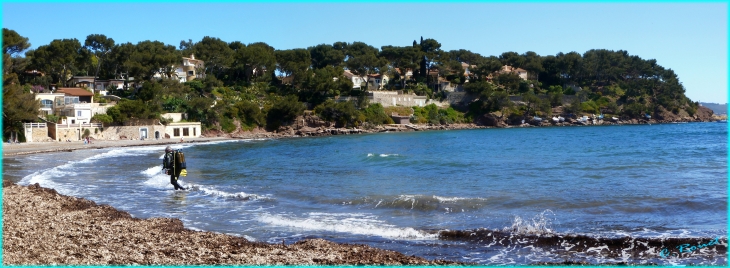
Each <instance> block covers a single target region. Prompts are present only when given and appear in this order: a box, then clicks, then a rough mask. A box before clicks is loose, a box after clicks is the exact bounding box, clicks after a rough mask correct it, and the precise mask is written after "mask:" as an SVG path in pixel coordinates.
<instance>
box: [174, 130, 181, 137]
mask: <svg viewBox="0 0 730 268" xmlns="http://www.w3.org/2000/svg"><path fill="white" fill-rule="evenodd" d="M172 136H173V137H179V136H180V129H179V128H173V129H172Z"/></svg>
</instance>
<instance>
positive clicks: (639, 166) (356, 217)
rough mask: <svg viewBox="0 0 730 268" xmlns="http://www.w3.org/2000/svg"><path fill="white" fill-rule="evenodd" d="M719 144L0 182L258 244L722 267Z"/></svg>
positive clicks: (234, 158)
mask: <svg viewBox="0 0 730 268" xmlns="http://www.w3.org/2000/svg"><path fill="white" fill-rule="evenodd" d="M727 134H728V133H727V125H726V124H718V123H688V124H661V125H635V126H601V127H549V128H512V129H480V130H459V131H428V132H407V133H380V134H364V135H350V136H332V137H316V138H288V139H278V140H237V141H231V142H218V143H207V144H188V145H183V146H177V147H176V148H181V149H183V151H184V152H185V153H186V159H187V163H188V167H189V168H188V176H187V177H183V178H182V181H181V184H182V185H183V186H185V187H188V186H190V187H191V190H189V191H178V192H176V191H174V190H173V188H172V186H171V185H170V184H169V177H168V176H166V175H163V174H162V173H161V162H162V155H163V148H164V147H162V146H150V147H128V148H117V149H100V150H83V151H76V152H64V153H48V154H38V155H28V156H20V157H14V158H5V159H4V161H3V176H4V177H5V178H9V179H11V180H13V181H16V182H18V183H19V184H22V185H27V184H32V183H39V184H40V185H41V186H44V187H50V188H54V189H56V190H57V191H59V192H60V193H62V194H68V195H73V196H77V197H83V198H87V199H90V200H93V201H95V202H97V203H99V204H109V205H111V206H114V207H116V208H119V209H122V210H125V211H128V212H130V213H131V214H132V215H133V216H135V217H140V218H150V217H174V218H179V219H181V220H182V221H183V222H184V223H185V225H186V227H189V228H193V229H197V230H205V231H214V232H220V233H226V234H232V235H237V236H243V237H246V238H248V239H250V240H256V241H265V242H271V243H281V242H282V240H284V241H285V242H286V243H291V242H294V241H297V240H301V239H305V238H324V239H328V240H332V241H336V242H346V243H362V244H368V245H372V246H375V247H379V248H385V249H392V250H396V251H399V252H402V253H405V254H407V255H417V256H421V257H425V258H428V259H434V258H439V259H448V260H456V261H465V262H475V263H478V264H533V263H538V262H562V261H565V260H573V261H587V262H590V263H612V262H613V263H616V262H630V263H644V264H646V263H659V264H690V263H692V264H727V255H726V249H727V215H728V213H727V180H728V173H727V171H728V169H727V156H728V153H727V137H728V136H727ZM446 231H449V232H450V233H451V234H454V235H452V236H445V235H444V234H445V233H446ZM550 237H560V238H561V239H562V240H560V241H557V242H555V241H553V242H550V243H545V241H544V239H545V238H550ZM717 237H720V240H719V241H720V242H719V244H718V245H712V246H707V247H704V248H703V249H699V250H695V251H694V252H692V253H691V254H682V255H679V256H670V257H666V258H665V257H663V256H662V255H660V252H661V250H662V249H663V248H668V249H669V250H672V251H677V249H676V248H675V246H674V244H662V243H663V242H662V241H666V240H667V239H677V238H679V239H688V240H687V241H690V242H688V243H694V244H700V243H705V244H707V243H708V242H709V241H711V240H712V239H714V238H717ZM541 239H543V240H541ZM601 239H603V240H601ZM612 239H613V240H612ZM604 240H605V241H614V242H615V241H624V244H623V245H619V246H616V245H615V243H613V242H605V241H604ZM595 241H599V242H595ZM600 241H604V242H600ZM626 241H628V242H626ZM645 242H646V243H645ZM611 243H613V244H611ZM609 244H610V246H607V245H609ZM694 244H693V245H694ZM622 247H623V248H622Z"/></svg>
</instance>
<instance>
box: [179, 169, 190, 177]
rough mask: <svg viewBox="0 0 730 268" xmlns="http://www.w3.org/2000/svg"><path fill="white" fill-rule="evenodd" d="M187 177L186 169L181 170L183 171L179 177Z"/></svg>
mask: <svg viewBox="0 0 730 268" xmlns="http://www.w3.org/2000/svg"><path fill="white" fill-rule="evenodd" d="M187 175H188V171H187V170H186V169H183V170H181V171H180V176H183V177H185V176H187Z"/></svg>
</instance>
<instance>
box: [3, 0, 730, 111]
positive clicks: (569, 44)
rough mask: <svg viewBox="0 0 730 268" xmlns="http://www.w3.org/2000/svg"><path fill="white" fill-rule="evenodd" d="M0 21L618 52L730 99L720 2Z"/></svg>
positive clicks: (47, 37)
mask: <svg viewBox="0 0 730 268" xmlns="http://www.w3.org/2000/svg"><path fill="white" fill-rule="evenodd" d="M2 24H3V26H2V27H4V28H8V29H12V30H15V31H17V32H18V33H19V34H20V35H22V36H25V37H28V38H29V39H30V42H31V44H32V48H35V47H38V46H40V45H45V44H48V43H50V42H51V41H52V40H53V39H62V38H76V39H78V40H79V41H80V42H82V43H83V41H84V40H85V39H86V36H88V35H89V34H104V35H106V36H107V37H111V38H113V39H114V40H115V41H116V42H117V43H123V42H131V43H137V42H139V41H144V40H156V41H161V42H164V43H166V44H170V45H174V46H176V47H177V46H178V45H179V44H180V41H181V40H188V39H192V40H193V41H194V42H197V41H200V40H201V39H202V38H203V37H204V36H212V37H218V38H220V39H222V40H224V41H226V42H231V41H241V42H243V43H252V42H266V43H267V44H269V45H271V46H273V47H274V48H276V49H291V48H306V47H309V46H314V45H317V44H321V43H327V44H332V43H334V42H337V41H345V42H354V41H362V42H365V43H367V44H369V45H372V46H375V47H377V48H380V47H381V46H383V45H395V46H406V45H410V44H412V42H413V40H416V39H420V37H421V36H423V37H424V38H433V39H436V40H437V41H439V42H440V43H441V45H442V47H441V48H442V49H443V50H452V49H467V50H470V51H472V52H476V53H479V54H481V55H484V56H489V55H500V54H501V53H503V52H508V51H514V52H518V53H520V54H521V53H525V52H527V51H534V52H536V53H537V54H539V55H543V56H545V55H555V54H557V53H558V52H563V53H567V52H571V51H576V52H578V53H581V54H582V53H584V52H586V51H588V50H590V49H609V50H626V51H628V53H629V54H631V55H638V56H639V57H641V58H643V59H656V60H657V63H658V64H659V65H662V66H664V67H665V68H670V69H673V70H674V71H675V72H676V73H677V75H678V76H679V79H680V81H681V82H682V83H683V84H684V86H685V88H686V90H687V93H686V94H687V96H688V97H690V98H691V99H692V100H693V101H702V102H719V103H726V102H727V99H728V94H727V92H728V82H727V81H728V79H727V77H728V69H727V66H728V54H727V51H728V43H727V41H728V28H727V26H728V5H727V3H726V2H705V3H698V2H689V3H678V2H666V3H662V2H645V3H629V2H616V3H610V2H607V3H601V2H565V3H550V2H547V3H527V2H524V3H508V2H474V1H471V2H461V3H453V2H421V3H419V2H405V1H401V2H398V3H396V2H373V3H367V2H359V3H352V4H350V3H327V2H309V3H307V2H286V3H285V2H278V3H262V2H230V1H229V2H217V3H196V2H173V1H166V2H142V3H124V2H121V3H101V4H99V3H92V2H88V1H85V2H63V3H53V2H51V3H48V2H45V3H38V2H23V1H17V2H4V3H3V4H2Z"/></svg>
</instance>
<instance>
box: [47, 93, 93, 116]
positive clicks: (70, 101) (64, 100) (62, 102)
mask: <svg viewBox="0 0 730 268" xmlns="http://www.w3.org/2000/svg"><path fill="white" fill-rule="evenodd" d="M56 93H63V94H64V95H62V96H55V97H54V106H53V110H54V112H53V113H54V114H56V115H59V116H62V117H66V118H62V121H61V123H62V124H88V123H91V117H92V116H93V115H92V113H91V103H92V102H93V101H94V93H91V92H89V91H87V90H85V89H83V88H75V87H69V88H59V89H58V90H57V91H56Z"/></svg>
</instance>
